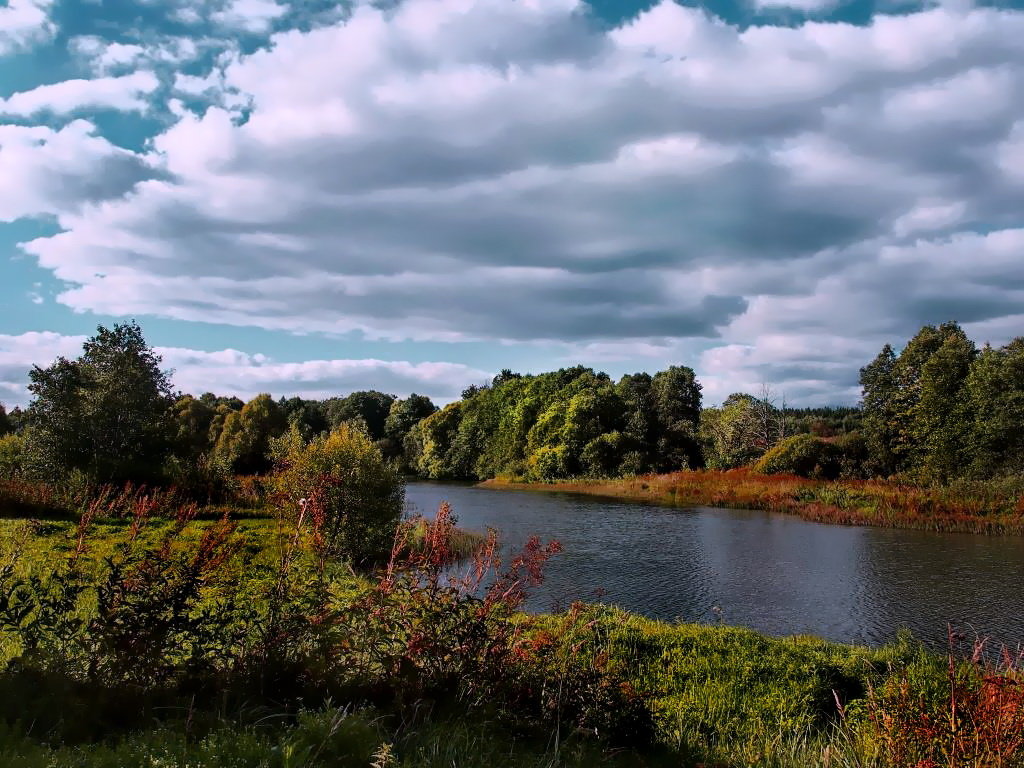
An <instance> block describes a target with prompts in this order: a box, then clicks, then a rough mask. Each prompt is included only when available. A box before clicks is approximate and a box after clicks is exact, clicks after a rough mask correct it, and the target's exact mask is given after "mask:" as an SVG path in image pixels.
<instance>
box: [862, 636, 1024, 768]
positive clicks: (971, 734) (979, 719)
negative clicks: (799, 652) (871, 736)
mask: <svg viewBox="0 0 1024 768" xmlns="http://www.w3.org/2000/svg"><path fill="white" fill-rule="evenodd" d="M957 640H958V638H957V637H956V636H955V635H954V633H953V632H952V630H950V651H949V655H948V657H947V662H946V680H945V685H935V682H936V676H935V675H931V676H930V679H925V680H923V681H922V680H920V679H917V678H916V677H915V676H912V675H911V674H909V673H908V672H907V671H904V672H903V674H900V675H893V676H891V677H890V678H889V679H887V680H886V681H885V682H884V683H883V684H882V685H881V686H879V688H878V689H877V690H873V691H872V692H871V696H870V698H869V700H868V715H869V718H870V720H871V722H872V723H873V724H874V727H875V736H876V738H877V741H878V745H879V747H880V748H881V752H882V754H883V755H884V757H885V758H886V760H887V762H888V764H889V765H892V766H905V765H909V766H915V767H916V768H938V766H950V768H953V767H954V766H993V767H995V766H1013V765H1020V762H1019V761H1020V758H1021V757H1022V756H1024V673H1022V669H1021V666H1022V663H1024V654H1022V653H1021V652H1020V651H1019V650H1018V652H1017V653H1016V654H1013V653H1010V652H1009V651H1008V650H1006V649H1004V650H1003V652H1002V653H1001V658H1000V659H999V660H998V661H991V660H986V659H985V658H984V657H985V649H984V643H983V642H981V641H979V642H977V643H976V644H975V646H974V648H973V649H972V654H971V657H970V658H969V659H966V660H965V659H961V658H958V656H959V654H958V653H956V652H955V651H956V650H957V649H956V645H958V643H957Z"/></svg>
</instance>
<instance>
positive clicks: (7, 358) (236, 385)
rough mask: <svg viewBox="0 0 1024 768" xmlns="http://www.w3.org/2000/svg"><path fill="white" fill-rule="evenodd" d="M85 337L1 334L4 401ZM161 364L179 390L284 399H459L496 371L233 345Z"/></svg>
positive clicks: (18, 398) (163, 351)
mask: <svg viewBox="0 0 1024 768" xmlns="http://www.w3.org/2000/svg"><path fill="white" fill-rule="evenodd" d="M84 341H85V337H84V336H63V335H61V334H57V333H51V332H31V333H24V334H21V335H17V336H5V335H0V402H3V403H4V404H5V405H22V406H23V405H25V404H26V403H27V402H28V399H29V393H28V391H27V390H26V389H25V387H26V385H27V383H28V371H29V370H30V369H31V367H32V366H33V365H40V366H45V365H49V364H50V363H51V362H52V361H53V360H54V359H56V358H57V357H58V356H64V357H68V358H75V357H77V356H79V355H80V354H81V352H82V343H83V342H84ZM155 351H156V352H157V354H159V355H160V356H161V357H162V358H163V364H162V367H163V368H164V369H165V370H172V371H173V381H174V386H175V388H176V389H178V390H180V391H182V392H187V393H193V394H197V395H198V394H202V393H203V392H215V393H217V394H220V395H237V396H238V397H241V398H242V399H244V400H248V399H250V398H252V397H254V396H256V395H257V394H260V393H261V392H270V393H271V394H273V395H274V396H275V397H278V396H286V397H291V396H296V395H297V396H299V397H306V398H317V399H321V398H325V397H333V396H336V395H347V394H348V393H349V392H354V391H357V390H365V389H377V390H381V391H384V392H390V393H392V394H396V395H398V396H399V397H407V396H408V395H409V394H411V393H413V392H417V393H419V394H423V395H427V396H429V397H431V398H432V399H434V400H435V401H436V402H439V403H445V402H448V401H451V400H455V399H458V397H459V394H460V393H461V392H462V390H463V389H464V388H465V387H466V386H468V385H469V384H473V383H480V382H483V381H487V380H489V379H490V378H491V377H492V376H493V374H489V373H487V372H485V371H481V370H478V369H475V368H472V367H469V366H466V365H460V364H457V363H445V362H426V363H411V362H406V361H394V360H375V359H357V360H306V361H302V362H279V361H275V360H272V359H270V358H269V357H267V356H266V355H261V354H248V353H245V352H240V351H238V350H234V349H224V350H219V351H216V352H204V351H200V350H194V349H184V348H180V347H156V348H155Z"/></svg>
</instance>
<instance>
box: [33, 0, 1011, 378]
mask: <svg viewBox="0 0 1024 768" xmlns="http://www.w3.org/2000/svg"><path fill="white" fill-rule="evenodd" d="M797 2H802V0H797ZM271 5H273V4H271V3H266V2H264V0H251V1H250V0H239V1H238V2H235V3H233V4H232V5H231V10H230V11H229V9H228V7H227V6H223V5H217V6H215V7H213V6H211V7H207V6H206V5H204V6H203V10H202V13H203V14H206V16H209V14H211V13H222V14H226V13H229V12H235V11H237V13H239V14H241V15H243V16H244V15H245V14H248V17H249V18H252V19H263V21H260V22H259V25H258V26H260V27H261V28H263V29H266V28H269V27H268V25H269V24H270V22H271V21H275V20H276V19H278V18H283V16H281V15H280V14H278V10H279V6H276V5H274V7H273V8H271V7H270V6H271ZM789 5H790V6H791V7H792V6H793V3H790V4H789ZM816 5H818V4H816ZM211 8H213V9H212V10H211ZM807 10H810V8H809V7H808V8H807ZM261 14H262V15H261ZM225 18H226V17H225ZM253 23H254V24H255V23H256V22H255V21H254V22H253ZM275 23H276V21H275ZM254 29H255V27H254ZM1021 39H1024V13H1022V12H1020V11H1015V10H1008V9H995V8H974V7H969V6H963V7H953V6H944V7H933V8H928V9H924V10H919V11H916V12H913V13H905V14H900V15H884V14H880V15H876V16H875V17H874V18H873V19H872V20H871V22H870V23H869V24H866V25H864V26H855V25H851V24H844V23H835V22H805V23H803V24H801V25H799V26H792V27H781V26H770V25H762V26H751V27H748V28H745V29H740V28H738V27H735V26H731V25H729V24H727V23H725V22H723V21H722V20H721V19H718V18H716V17H714V16H712V15H710V14H709V13H707V12H706V11H703V10H700V9H697V8H692V7H684V6H681V5H678V4H676V3H674V2H670V1H669V0H663V2H660V3H658V4H656V5H655V6H654V7H653V8H651V9H650V10H649V11H647V12H645V13H642V14H641V15H639V16H638V17H637V18H635V19H632V20H630V21H628V22H625V23H624V24H622V25H621V26H619V27H618V28H614V29H605V28H603V27H600V26H598V25H596V24H594V22H593V19H592V18H590V16H589V15H588V13H587V11H586V7H585V6H584V5H583V4H582V3H580V2H576V0H555V1H552V2H516V3H509V2H507V0H404V2H401V3H397V4H389V7H387V8H382V7H375V6H372V5H370V4H356V5H355V6H354V8H353V10H352V12H351V14H350V15H349V16H347V17H346V18H345V19H341V20H338V21H337V23H334V24H331V25H327V26H320V27H317V28H314V29H301V30H300V29H296V30H290V31H283V32H280V33H277V34H275V35H273V36H272V37H271V39H270V43H269V45H268V46H267V47H265V48H261V49H259V50H256V51H255V52H253V53H251V54H247V55H243V54H239V53H236V54H232V55H231V56H229V57H227V58H226V59H223V60H222V61H221V64H220V65H219V66H218V67H216V68H215V69H213V70H212V71H210V72H209V73H204V74H201V75H180V76H178V77H177V78H176V80H175V90H176V91H177V92H179V93H182V94H186V95H202V96H204V97H208V100H209V101H210V102H211V103H214V104H219V105H220V106H216V107H212V108H209V109H206V110H205V111H203V112H202V113H201V114H193V113H191V112H188V111H187V110H186V109H184V107H182V105H181V104H176V105H175V109H176V114H178V115H179V117H180V119H179V120H178V122H177V123H176V124H174V125H173V126H171V127H169V128H168V129H167V130H165V131H163V132H162V133H160V134H159V135H157V136H156V137H155V138H154V139H153V141H152V149H151V153H150V155H149V156H148V158H147V161H148V162H149V163H150V164H151V165H152V166H153V167H156V168H159V170H160V172H161V173H162V176H161V177H159V178H147V179H146V180H143V181H139V182H138V183H136V184H135V185H134V187H133V188H132V190H131V192H130V193H129V194H126V195H124V197H123V198H121V199H116V198H115V199H109V198H103V199H102V201H93V202H89V201H86V202H83V204H82V205H81V206H78V207H74V206H65V208H64V209H63V210H62V211H61V212H60V218H59V221H60V224H61V227H62V229H63V231H62V232H61V233H59V234H57V235H54V236H52V237H45V238H40V239H37V240H35V241H33V242H31V243H28V244H26V245H25V246H24V247H25V250H26V251H27V252H29V253H30V254H32V255H34V256H35V257H36V258H37V259H38V260H39V263H40V264H41V265H42V266H43V267H45V268H47V269H49V270H51V271H52V272H53V273H54V275H55V276H56V277H57V278H59V279H61V280H63V281H66V282H67V283H69V284H70V286H71V287H70V288H69V289H68V290H67V291H66V292H65V293H64V294H63V295H62V296H61V297H60V300H61V301H63V302H64V303H65V304H67V305H68V306H70V307H72V308H74V309H76V310H84V311H95V312H102V313H106V314H112V315H126V314H136V315H139V316H144V315H147V314H154V315H160V316H164V317H169V318H176V319H182V320H202V321H206V322H219V323H229V324H234V325H251V326H258V327H262V328H268V329H277V330H284V331H293V332H322V333H332V334H333V333H349V332H357V333H361V334H363V335H364V336H366V337H367V338H371V339H384V340H398V339H405V338H413V339H417V340H435V341H437V340H440V341H450V342H456V341H465V340H485V341H501V342H515V343H525V342H540V341H547V342H550V341H556V342H561V343H568V344H571V345H575V347H576V348H578V349H584V350H589V351H590V353H591V354H593V355H595V356H598V357H599V359H600V358H601V357H602V356H603V358H604V359H610V357H614V356H615V355H618V354H624V355H632V357H634V358H635V357H642V356H645V355H647V353H648V352H650V353H651V354H650V355H647V356H649V357H651V358H652V359H653V358H654V357H656V355H657V353H659V352H660V351H672V350H677V351H684V350H696V349H697V347H695V346H694V345H693V344H692V342H693V340H699V341H700V344H701V347H700V348H706V347H708V346H713V347H714V348H715V349H717V351H710V352H708V353H706V356H705V358H704V359H703V364H706V366H707V368H708V371H709V375H712V376H714V377H717V378H718V379H720V380H722V381H723V382H724V381H726V380H727V379H728V378H729V377H730V376H733V378H735V379H737V380H744V381H747V380H749V381H754V380H755V379H760V378H764V377H765V375H766V374H773V375H775V376H777V377H785V378H786V380H787V381H790V382H792V383H793V386H794V387H795V388H797V389H798V390H799V391H800V392H802V393H804V394H805V395H806V396H807V397H808V398H811V397H817V396H825V395H824V393H828V392H832V393H837V392H838V393H841V394H842V396H844V397H845V396H847V394H848V393H849V392H850V391H851V390H850V387H851V386H853V385H852V384H851V383H850V375H851V374H850V373H849V372H850V371H853V374H852V375H854V376H855V372H856V368H857V367H858V366H859V365H861V364H863V363H864V362H866V360H865V359H863V355H862V354H861V353H862V352H863V353H867V351H868V349H869V347H870V348H871V349H874V348H875V344H876V343H878V345H879V346H880V343H882V342H883V341H899V339H900V338H905V337H906V336H907V335H909V334H910V333H913V331H914V330H915V329H916V327H917V326H919V325H920V324H922V323H924V322H940V321H942V320H945V319H948V318H951V317H955V318H958V319H961V320H962V321H964V322H967V323H970V324H974V325H977V324H984V327H985V328H987V329H990V330H992V329H997V328H1004V329H1009V328H1010V327H1011V324H1010V323H1008V322H1005V321H1004V319H1005V318H1007V317H1011V316H1013V315H1015V314H1018V313H1017V310H1016V309H1015V308H1014V307H1015V306H1020V305H1019V302H1020V299H1021V298H1022V297H1021V295H1020V293H1019V286H1018V282H1019V277H1015V276H1016V275H1018V274H1019V263H1020V257H1021V255H1022V248H1024V245H1022V244H1021V242H1020V238H1019V232H1020V229H1019V228H1020V226H1021V224H1022V222H1021V219H1020V211H1021V210H1024V207H1022V205H1024V177H1022V176H1021V171H1020V168H1021V167H1024V162H1021V161H1020V158H1022V157H1024V154H1022V147H1024V140H1022V137H1024V129H1022V128H1021V126H1022V125H1024V48H1022V47H1021V45H1020V40H1021ZM218 94H220V96H219V97H218ZM978 327H982V326H980V325H978ZM849 337H854V338H856V339H858V340H859V342H858V345H857V346H856V349H854V348H852V347H850V348H847V347H846V346H844V344H845V340H846V339H847V338H849ZM813 345H821V346H822V348H825V349H829V350H842V355H846V354H847V353H848V354H849V355H850V356H851V358H852V357H856V359H848V360H847V361H846V371H847V373H844V374H840V373H839V371H838V367H837V366H832V363H833V362H835V363H838V362H839V357H836V358H835V359H833V358H831V357H830V358H828V359H824V360H822V359H819V358H818V357H815V356H814V355H813V349H812V346H813ZM631 350H632V351H631ZM691 354H696V352H691ZM772 355H775V356H779V357H778V359H779V360H780V361H781V362H780V363H779V364H778V365H777V366H775V367H772V366H771V365H770V358H771V356H772ZM858 355H859V356H858ZM801 356H802V357H801ZM868 358H870V354H869V355H868ZM801 360H802V361H803V362H802V363H801ZM677 362H678V361H677ZM682 362H693V361H692V360H683V361H682ZM819 363H820V367H821V370H819V371H818V372H817V374H815V373H814V371H812V370H811V369H812V368H814V367H815V366H818V364H819ZM801 365H804V367H803V368H801V367H800V366H801ZM730 372H731V373H730ZM715 386H717V385H715ZM722 387H723V388H724V389H728V391H732V390H733V389H735V388H737V387H732V386H728V385H726V384H722ZM727 393H728V392H726V394H727Z"/></svg>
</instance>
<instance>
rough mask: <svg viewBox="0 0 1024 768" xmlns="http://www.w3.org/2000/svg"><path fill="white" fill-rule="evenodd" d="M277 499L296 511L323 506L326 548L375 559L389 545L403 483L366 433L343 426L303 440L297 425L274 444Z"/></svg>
mask: <svg viewBox="0 0 1024 768" xmlns="http://www.w3.org/2000/svg"><path fill="white" fill-rule="evenodd" d="M272 450H273V454H274V458H275V459H276V461H277V463H278V467H279V469H278V471H277V473H276V475H275V476H274V478H273V484H274V486H275V488H276V490H277V491H278V494H279V496H280V497H281V499H282V501H283V502H284V503H285V504H287V505H288V506H289V507H290V508H291V509H292V510H293V511H294V512H295V513H296V514H301V512H302V509H303V506H304V505H305V504H306V503H307V500H309V501H311V500H313V499H316V501H317V507H318V509H322V512H323V517H324V519H323V521H322V525H321V527H322V535H323V538H324V546H325V549H326V551H327V552H328V553H329V554H330V555H332V556H335V557H339V556H340V557H345V558H348V559H349V560H351V561H352V562H354V563H358V564H367V563H370V562H373V561H379V560H381V559H382V558H383V557H384V556H386V555H387V553H388V552H389V551H390V549H391V544H392V542H393V539H394V532H395V526H396V525H397V524H398V521H399V519H400V518H401V516H402V508H403V506H404V501H405V486H404V484H403V483H402V479H401V477H399V475H398V473H397V472H395V470H394V469H393V468H392V467H391V466H389V465H388V463H387V462H386V461H385V460H384V457H383V456H382V455H381V452H380V450H379V449H378V448H377V447H376V446H375V445H374V444H373V443H372V442H371V441H370V438H369V437H367V435H366V434H365V433H363V432H361V431H359V430H358V429H355V428H353V427H351V426H348V425H347V424H342V425H340V426H339V427H338V428H337V429H335V430H334V431H333V432H331V433H330V434H329V435H322V436H319V437H316V438H314V439H313V440H312V441H311V442H310V443H308V444H306V443H305V442H304V441H303V440H302V436H301V434H300V433H299V431H298V430H297V429H296V428H294V427H293V428H292V429H291V430H290V431H289V432H288V433H287V434H286V435H284V436H283V437H281V438H280V439H278V440H275V441H274V443H273V448H272Z"/></svg>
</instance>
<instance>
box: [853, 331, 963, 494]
mask: <svg viewBox="0 0 1024 768" xmlns="http://www.w3.org/2000/svg"><path fill="white" fill-rule="evenodd" d="M976 355H977V351H976V349H975V348H974V344H973V342H971V340H970V339H968V338H967V336H966V334H964V332H963V330H962V329H961V328H960V326H959V325H957V324H956V323H953V322H949V323H943V324H942V325H940V326H938V327H936V326H934V325H926V326H924V327H923V328H921V330H920V331H918V332H917V334H916V335H915V336H914V337H913V338H912V339H911V340H910V341H908V342H907V345H906V346H905V347H904V348H903V350H902V351H901V352H900V354H899V355H898V356H897V355H896V354H895V353H894V352H893V350H892V347H890V346H889V345H886V346H885V347H883V349H882V351H881V353H879V355H878V357H876V358H875V360H874V361H873V362H872V363H870V364H869V365H867V366H865V367H864V368H862V369H861V387H862V391H863V399H862V403H863V407H864V434H865V438H866V439H867V442H868V446H869V449H870V452H871V455H872V456H873V457H875V459H874V461H875V462H876V463H877V464H878V470H877V471H880V472H881V473H882V474H892V473H896V472H905V471H917V472H921V473H923V474H924V475H927V476H930V477H933V478H934V479H938V480H945V479H948V478H949V477H952V476H953V475H955V474H959V473H960V472H961V467H962V465H964V464H965V463H966V462H968V461H969V456H968V455H967V454H966V453H965V450H966V448H967V445H968V443H969V437H970V432H971V429H970V424H971V422H972V421H973V417H972V415H971V413H969V412H968V410H966V409H968V408H969V400H968V398H967V395H966V389H965V387H966V382H967V378H968V375H969V373H970V371H971V369H972V367H973V365H974V359H975V357H976Z"/></svg>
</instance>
